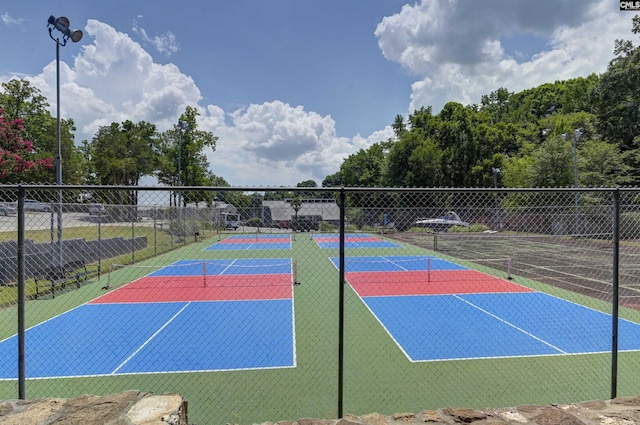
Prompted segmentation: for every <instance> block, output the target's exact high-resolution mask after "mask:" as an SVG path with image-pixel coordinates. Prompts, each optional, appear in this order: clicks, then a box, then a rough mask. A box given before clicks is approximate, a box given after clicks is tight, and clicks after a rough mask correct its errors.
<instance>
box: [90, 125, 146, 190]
mask: <svg viewBox="0 0 640 425" xmlns="http://www.w3.org/2000/svg"><path fill="white" fill-rule="evenodd" d="M156 139H157V134H156V127H155V125H153V124H150V123H147V122H144V121H141V122H139V123H137V124H134V123H133V122H131V121H125V122H123V123H122V124H118V123H111V125H109V126H102V127H100V128H99V129H98V132H97V133H96V135H95V136H94V138H93V141H92V146H91V149H89V153H88V154H89V156H90V159H91V161H92V164H93V166H94V167H95V170H96V174H97V180H98V182H99V183H100V184H110V185H132V186H135V185H138V184H139V182H140V178H141V177H143V176H146V175H151V174H152V173H153V171H154V170H155V167H156V165H157V162H158V161H157V153H156V150H155V142H156Z"/></svg>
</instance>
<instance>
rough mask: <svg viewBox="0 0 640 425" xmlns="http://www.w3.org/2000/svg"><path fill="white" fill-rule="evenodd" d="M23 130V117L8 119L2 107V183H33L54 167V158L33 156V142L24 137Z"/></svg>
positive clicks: (0, 172)
mask: <svg viewBox="0 0 640 425" xmlns="http://www.w3.org/2000/svg"><path fill="white" fill-rule="evenodd" d="M23 130H24V124H23V120H22V119H14V120H8V119H6V118H5V116H4V111H3V110H2V109H0V183H5V184H6V183H31V182H33V181H34V180H37V177H38V176H39V175H41V173H42V172H43V171H46V170H50V169H51V168H53V158H46V159H34V158H33V157H34V155H33V143H31V141H29V140H25V139H24V138H23V137H22V133H23Z"/></svg>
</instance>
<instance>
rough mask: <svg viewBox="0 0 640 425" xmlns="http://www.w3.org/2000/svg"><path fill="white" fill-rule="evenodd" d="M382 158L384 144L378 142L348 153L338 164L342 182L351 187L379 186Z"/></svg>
mask: <svg viewBox="0 0 640 425" xmlns="http://www.w3.org/2000/svg"><path fill="white" fill-rule="evenodd" d="M384 160H385V156H384V146H383V145H382V144H380V143H375V144H373V145H371V146H370V147H369V149H367V150H365V149H360V150H359V151H358V152H357V153H355V154H352V155H349V156H348V157H347V158H346V159H345V160H344V161H343V162H342V165H341V166H340V174H341V175H342V181H343V184H344V185H345V186H353V187H379V186H381V182H382V168H383V164H384Z"/></svg>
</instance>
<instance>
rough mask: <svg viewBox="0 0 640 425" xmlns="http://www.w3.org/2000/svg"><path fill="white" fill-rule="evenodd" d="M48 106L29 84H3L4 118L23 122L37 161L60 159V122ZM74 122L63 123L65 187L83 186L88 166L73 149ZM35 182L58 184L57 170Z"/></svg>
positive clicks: (40, 174) (46, 171)
mask: <svg viewBox="0 0 640 425" xmlns="http://www.w3.org/2000/svg"><path fill="white" fill-rule="evenodd" d="M48 108H49V103H47V100H46V98H45V97H44V96H43V95H42V94H41V92H40V90H39V89H37V88H36V87H33V86H31V84H30V83H29V81H26V80H19V79H11V80H9V81H7V82H5V83H2V92H0V109H3V110H4V115H5V118H6V119H8V120H10V121H12V120H17V119H21V120H22V122H23V130H22V137H23V138H24V139H26V140H30V141H31V142H32V143H33V153H32V156H33V158H34V159H35V160H47V159H52V160H53V158H55V157H57V156H58V141H57V122H56V118H55V117H52V116H51V114H50V113H49V111H48ZM73 131H75V126H74V122H73V120H72V119H61V120H60V145H61V152H62V181H63V183H66V184H79V183H82V181H83V177H84V170H85V166H84V163H83V160H82V159H83V156H82V153H81V151H80V149H78V148H76V146H75V145H74V139H73V133H72V132H73ZM31 178H35V179H37V180H35V181H34V182H39V183H44V182H46V183H55V182H56V170H55V166H54V167H53V168H46V169H41V170H40V171H39V172H38V173H37V174H36V175H33V176H31Z"/></svg>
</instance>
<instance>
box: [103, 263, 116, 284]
mask: <svg viewBox="0 0 640 425" xmlns="http://www.w3.org/2000/svg"><path fill="white" fill-rule="evenodd" d="M112 271H113V264H109V272H108V274H107V284H106V285H105V286H103V287H102V289H109V288H111V272H112Z"/></svg>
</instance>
